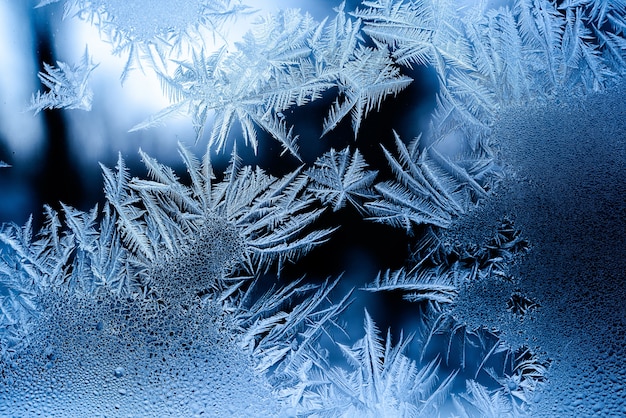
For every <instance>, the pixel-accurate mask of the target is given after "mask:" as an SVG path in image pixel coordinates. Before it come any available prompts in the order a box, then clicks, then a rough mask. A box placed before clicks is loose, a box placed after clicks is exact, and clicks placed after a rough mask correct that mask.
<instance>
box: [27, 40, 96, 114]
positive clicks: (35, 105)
mask: <svg viewBox="0 0 626 418" xmlns="http://www.w3.org/2000/svg"><path fill="white" fill-rule="evenodd" d="M57 65H58V68H57V67H53V66H52V65H49V64H47V63H45V62H44V64H43V66H44V69H45V72H40V73H39V74H38V76H39V80H41V82H42V84H43V85H44V86H46V87H47V88H48V89H49V90H48V91H46V92H44V93H42V92H40V91H38V92H37V94H36V95H33V97H32V99H31V105H30V108H29V110H34V111H35V114H37V113H39V112H41V111H42V110H44V109H62V108H65V109H81V110H86V111H89V110H91V102H92V100H93V92H92V91H91V88H89V86H88V84H87V83H88V81H89V76H90V75H91V72H92V71H93V70H94V69H95V68H96V67H97V66H98V64H94V63H93V62H92V61H91V57H90V56H89V51H88V50H87V48H85V53H84V54H83V57H82V59H81V61H80V63H79V64H76V65H70V64H66V63H65V62H62V61H57Z"/></svg>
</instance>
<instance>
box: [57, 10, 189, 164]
mask: <svg viewBox="0 0 626 418" xmlns="http://www.w3.org/2000/svg"><path fill="white" fill-rule="evenodd" d="M55 33H56V47H57V54H58V56H59V59H60V60H63V61H66V62H77V61H79V60H80V57H81V56H82V54H83V53H84V51H85V47H86V46H87V48H88V50H89V54H90V55H91V57H92V60H93V62H95V63H97V64H98V67H97V68H96V69H95V70H94V71H93V73H92V74H91V77H90V81H89V84H90V86H91V89H92V90H93V93H94V98H93V105H92V110H91V111H90V112H84V111H80V110H74V111H68V112H66V116H67V120H68V122H69V125H70V126H69V133H70V141H71V144H72V146H73V149H74V152H75V157H76V158H75V159H76V161H78V162H80V163H81V164H82V165H89V164H94V162H95V161H102V160H107V161H110V160H111V159H113V158H116V157H117V153H118V152H121V153H122V154H123V155H127V154H131V155H132V156H135V155H136V154H137V150H138V149H139V148H140V147H141V148H142V149H144V150H145V151H146V152H148V153H150V154H152V155H153V156H155V157H157V158H159V159H162V160H163V162H164V163H168V162H171V160H172V158H173V157H176V158H177V157H178V155H177V153H176V146H177V142H178V141H180V142H183V143H191V144H193V142H194V139H195V133H194V131H193V128H192V125H191V120H190V119H188V118H181V119H170V120H168V121H167V123H166V124H165V126H164V127H162V128H161V127H158V128H153V129H148V130H144V131H139V132H128V131H129V129H131V128H132V127H133V126H135V125H136V124H138V123H140V122H142V121H143V120H145V119H146V118H147V117H149V116H150V115H153V114H155V113H157V112H158V111H159V110H161V109H163V108H165V107H167V106H169V105H170V103H169V101H168V100H167V98H166V97H165V95H164V94H163V93H162V91H161V87H160V84H159V81H158V79H157V77H156V75H155V73H154V72H153V71H152V70H151V69H145V71H143V72H142V71H141V70H134V71H131V72H130V75H129V76H128V78H127V79H126V80H125V82H124V84H122V82H121V80H120V75H121V74H122V71H123V69H124V66H125V64H126V60H127V55H124V54H121V55H119V56H116V55H113V53H112V46H111V44H109V43H106V42H105V41H103V40H102V39H101V38H100V35H99V33H98V29H97V28H96V27H94V26H92V25H90V24H89V23H87V22H85V21H82V20H79V19H76V18H73V19H67V20H65V21H64V22H60V23H59V24H58V27H57V28H56V31H55Z"/></svg>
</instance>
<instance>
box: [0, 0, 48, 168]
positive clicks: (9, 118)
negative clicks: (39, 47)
mask: <svg viewBox="0 0 626 418" xmlns="http://www.w3.org/2000/svg"><path fill="white" fill-rule="evenodd" d="M29 9H30V4H29V2H22V1H13V0H0V62H1V63H2V68H1V69H0V158H4V160H5V161H6V162H7V163H9V164H12V165H13V167H14V168H13V169H16V170H20V169H22V168H23V163H26V164H37V160H38V159H39V158H40V157H41V150H42V147H44V146H45V144H44V138H43V134H44V131H43V126H42V121H41V118H40V117H39V116H33V112H31V111H29V110H27V109H28V107H29V106H30V100H31V95H32V94H33V93H34V92H35V91H36V90H37V88H38V83H37V75H36V74H37V64H36V61H35V60H36V57H35V52H34V48H33V35H32V33H31V26H30V25H29V20H28V13H29ZM3 153H6V154H7V155H1V154H3Z"/></svg>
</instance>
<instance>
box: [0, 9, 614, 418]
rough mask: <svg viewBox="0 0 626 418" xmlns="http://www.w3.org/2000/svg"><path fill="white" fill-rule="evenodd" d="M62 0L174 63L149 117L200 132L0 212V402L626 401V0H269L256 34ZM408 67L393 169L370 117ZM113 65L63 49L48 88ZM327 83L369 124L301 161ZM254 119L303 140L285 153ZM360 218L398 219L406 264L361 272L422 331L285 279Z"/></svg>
mask: <svg viewBox="0 0 626 418" xmlns="http://www.w3.org/2000/svg"><path fill="white" fill-rule="evenodd" d="M56 2H57V1H55V0H43V1H41V2H40V6H42V7H43V6H46V5H48V4H51V3H56ZM63 5H64V7H65V15H66V17H70V16H77V17H78V18H81V19H83V20H85V21H87V22H90V23H91V24H93V25H95V26H97V27H98V28H99V29H100V32H101V36H102V37H103V39H104V40H105V41H106V42H108V43H109V44H111V45H112V46H113V53H114V54H116V55H123V56H124V57H125V58H126V66H125V67H124V69H123V71H122V74H121V79H122V81H127V79H128V74H129V73H130V72H131V71H132V70H135V69H141V70H142V71H146V72H154V74H156V76H157V77H158V79H159V80H160V82H161V86H162V89H163V92H164V94H165V95H166V96H167V97H168V99H169V100H170V102H171V104H170V105H169V106H167V107H166V108H164V109H163V110H161V111H159V112H158V113H156V114H154V115H153V116H151V117H149V118H148V119H147V120H145V121H144V122H142V123H139V124H138V125H136V126H135V127H133V128H131V131H133V132H134V131H137V130H143V129H148V128H151V129H153V128H156V127H157V126H160V125H162V124H163V123H167V122H168V120H169V119H170V118H171V117H174V116H178V115H181V114H182V115H186V116H188V117H189V118H190V119H191V120H192V123H193V126H194V128H195V131H196V138H195V139H196V141H201V140H205V141H206V142H207V152H206V154H204V155H203V156H202V159H201V160H200V159H199V158H198V157H197V156H195V155H193V153H192V152H190V151H189V150H188V149H187V148H185V147H184V146H182V145H181V147H180V155H181V157H182V160H183V162H184V165H185V169H186V173H185V178H184V179H181V178H180V177H179V175H178V174H177V173H176V172H175V170H174V169H172V168H170V167H167V166H165V165H162V164H161V163H159V162H158V161H157V160H156V159H154V158H152V157H150V156H149V155H147V154H146V153H144V152H143V151H140V155H141V158H142V160H143V162H144V164H145V165H146V167H147V169H148V176H147V177H148V178H139V177H132V176H131V175H130V172H129V169H128V168H127V167H126V163H125V161H124V159H123V158H121V156H120V157H119V158H118V162H117V166H116V167H115V169H112V168H108V167H105V166H103V167H102V169H103V178H104V192H105V196H106V203H105V205H104V207H103V208H102V210H101V211H99V210H98V209H97V208H94V209H93V210H91V211H87V212H82V211H79V210H76V209H74V208H72V207H70V206H66V205H62V206H61V209H60V211H59V212H57V211H54V210H53V209H51V208H50V207H46V209H45V223H44V226H43V228H42V229H41V230H40V231H38V232H34V231H33V227H32V220H29V221H28V222H27V223H26V224H25V225H24V226H17V225H13V224H4V225H2V227H1V228H0V243H1V244H2V247H0V309H1V311H0V314H1V315H0V359H1V360H2V362H1V363H0V414H2V415H4V416H34V415H47V416H67V415H70V416H72V415H73V416H84V415H104V416H331V417H334V416H345V417H352V416H371V417H378V416H403V417H404V416H407V417H408V416H410V417H413V416H426V417H431V416H467V417H518V416H527V415H530V416H538V417H542V416H550V417H552V416H621V415H624V414H626V403H625V402H624V399H625V398H626V394H625V393H624V387H626V386H625V385H626V381H625V380H626V372H625V370H626V369H625V368H624V366H623V365H624V363H625V361H626V358H624V357H625V356H626V352H625V350H624V346H625V344H624V338H625V337H624V336H625V335H626V330H625V329H624V328H625V326H626V324H625V323H624V318H626V312H625V311H624V309H625V308H624V304H623V300H624V296H625V295H624V290H623V289H624V280H625V277H624V271H626V266H625V265H624V257H623V255H624V254H625V253H626V242H625V239H624V233H623V232H624V231H626V225H625V224H624V223H625V219H626V207H625V205H626V200H625V198H624V196H626V190H625V184H626V179H625V178H624V168H625V167H626V148H625V144H626V140H625V138H624V132H626V129H625V128H626V126H624V125H625V122H624V121H625V120H626V118H625V117H624V115H625V114H626V108H625V106H624V104H623V99H622V98H623V97H624V94H626V90H625V88H624V81H623V75H624V72H625V68H626V61H625V60H626V41H625V39H624V32H625V30H626V5H624V4H623V2H622V1H615V2H607V1H601V0H598V1H592V0H590V1H564V2H559V3H557V2H550V1H547V0H516V1H512V2H489V1H485V2H477V3H476V4H467V5H461V4H458V3H457V2H453V1H448V0H445V1H432V2H431V1H409V0H405V1H392V0H376V1H363V2H361V4H360V5H359V6H358V7H357V8H355V9H353V10H348V7H347V6H346V5H345V4H344V3H341V4H338V5H337V7H336V8H335V9H334V11H333V12H332V14H331V15H330V16H329V18H327V19H324V20H322V21H316V20H315V19H313V18H312V17H311V16H310V15H308V14H307V13H306V12H303V11H298V10H292V9H286V10H280V11H278V12H275V13H272V14H263V13H259V16H258V19H257V20H256V22H255V24H254V25H253V26H252V27H251V29H250V30H249V31H248V32H246V34H245V35H243V37H241V38H240V39H239V41H238V42H232V41H231V40H229V39H228V37H227V32H228V29H229V27H230V26H229V25H231V26H232V24H233V22H235V20H234V19H236V18H240V17H243V16H244V15H247V14H248V13H252V11H251V10H250V8H248V7H247V6H246V5H245V4H243V3H242V2H238V1H227V0H224V1H217V2H209V1H194V0H192V1H172V2H169V1H157V2H150V4H149V5H148V6H147V7H146V4H143V2H131V1H117V0H116V1H113V0H101V1H97V0H67V1H64V2H63ZM209 45H211V48H209ZM415 67H427V68H429V69H430V70H432V71H433V73H434V74H435V76H436V80H437V83H438V90H437V92H436V97H434V102H435V108H434V112H433V114H432V115H430V116H431V117H430V119H429V120H430V125H429V126H428V127H427V128H426V129H424V132H421V133H420V134H419V135H416V138H402V137H401V136H400V135H399V134H398V133H396V132H395V131H391V130H390V132H388V133H387V134H388V135H389V138H390V141H388V142H385V143H384V144H382V142H383V139H377V140H379V141H380V142H381V144H374V148H376V149H377V150H379V152H380V154H379V157H380V158H379V163H380V161H382V163H381V164H380V165H379V166H375V165H374V164H371V163H370V162H369V161H368V159H367V158H365V157H364V155H365V150H367V151H368V152H371V149H368V146H369V145H372V144H364V143H363V141H362V140H361V138H362V137H363V136H366V132H363V129H362V126H364V124H365V122H366V119H368V118H369V117H371V116H372V115H373V114H374V113H375V111H378V110H380V109H381V107H384V106H385V105H386V103H387V102H388V101H391V100H392V97H393V96H397V95H398V94H401V93H402V92H403V91H404V90H406V89H407V88H408V87H409V85H410V84H411V83H412V82H413V81H414V80H412V79H411V78H410V77H408V76H407V75H405V72H409V71H411V70H412V69H413V68H415ZM94 69H95V66H94V64H92V62H91V60H90V58H89V55H88V54H87V53H85V56H84V59H83V61H82V62H81V64H79V65H77V66H71V65H68V64H65V63H63V62H58V63H57V67H53V66H50V65H46V66H45V72H44V73H42V74H40V79H41V81H42V82H43V83H44V85H45V86H46V87H47V88H48V89H49V91H48V92H46V93H39V94H38V95H37V96H35V97H34V98H33V103H32V109H33V110H35V111H45V110H46V109H50V108H67V109H74V108H82V109H88V108H89V106H90V100H91V94H90V92H89V90H88V88H87V83H88V76H89V74H90V73H91V72H92V70H94ZM319 103H322V104H324V106H325V110H324V114H325V118H323V120H322V119H320V121H319V125H320V126H318V128H320V130H319V134H320V136H322V137H323V138H322V140H326V139H329V138H331V137H332V136H333V135H334V134H335V133H336V131H340V132H345V129H344V130H343V131H342V128H343V127H345V125H346V124H348V125H349V126H348V132H349V135H348V136H349V137H350V139H351V140H353V139H356V138H359V141H357V142H353V144H354V145H350V147H344V148H342V149H339V148H330V147H329V148H330V149H328V148H327V149H326V150H325V152H320V153H319V155H318V156H314V157H313V158H310V159H309V160H307V159H306V158H303V157H304V156H303V155H301V152H300V148H301V145H302V144H301V143H300V142H299V141H300V140H299V134H300V132H299V131H298V129H299V125H298V121H297V120H295V119H294V118H293V115H294V110H297V108H298V107H304V108H305V109H312V108H313V107H314V106H318V105H319ZM235 131H238V132H240V137H241V138H240V139H241V140H242V142H244V143H245V144H246V145H249V146H251V147H252V149H253V151H254V153H255V154H256V153H257V152H258V151H259V147H260V146H261V145H260V144H264V143H267V142H261V141H260V140H259V138H260V137H261V136H266V137H270V138H273V139H274V140H277V141H278V143H279V144H280V147H281V149H282V151H283V154H287V155H288V157H286V158H285V160H289V159H291V160H294V161H295V160H296V159H300V161H301V162H302V161H310V163H309V164H308V166H307V164H304V163H303V165H301V166H299V167H298V168H295V169H290V170H283V172H285V171H286V174H284V175H281V176H279V177H274V176H272V175H269V174H268V173H267V172H266V171H264V170H263V169H262V168H259V167H256V166H250V165H247V164H244V163H242V162H241V159H240V157H239V156H238V154H237V146H236V145H233V144H236V143H237V142H236V141H237V140H233V139H234V138H233V132H235ZM314 139H315V140H317V139H318V138H314ZM380 145H382V147H381V146H380ZM302 148H304V147H302ZM451 149H452V150H453V151H450V150H451ZM230 150H233V151H232V157H231V162H230V165H229V167H228V168H227V169H226V171H225V172H224V173H223V174H220V175H219V176H216V175H215V173H214V172H213V169H212V162H211V158H212V155H213V152H214V151H230ZM368 155H373V153H372V154H368ZM292 157H295V159H294V158H292ZM315 157H317V158H315ZM285 160H281V161H280V162H278V163H277V165H281V163H282V162H283V161H285ZM6 166H7V164H4V163H1V162H0V167H6ZM216 177H218V178H216ZM331 212H332V215H331V214H329V213H331ZM348 216H355V217H358V220H359V221H363V222H376V223H378V224H381V225H382V226H383V227H389V228H391V227H395V228H397V229H399V230H401V231H403V232H402V233H403V234H404V233H406V236H407V237H408V240H409V243H410V251H408V253H409V255H408V258H407V260H406V262H405V263H404V264H403V265H402V266H396V267H394V268H390V269H387V270H383V271H381V272H380V273H379V274H378V276H377V277H371V278H360V279H362V283H360V284H359V286H358V289H357V290H353V291H352V292H354V293H356V294H358V296H363V298H362V299H363V300H364V301H369V300H372V299H367V298H368V297H370V296H372V295H375V296H377V297H380V298H381V299H378V300H389V301H393V302H391V303H389V305H385V306H384V309H386V310H389V311H391V310H392V308H394V307H395V306H393V304H398V305H400V303H404V302H408V303H409V304H410V306H411V310H410V314H407V315H406V318H405V317H402V318H395V319H396V320H397V323H394V324H393V328H396V327H398V328H401V327H403V326H404V325H406V326H407V327H411V329H412V330H413V331H415V334H414V335H413V334H412V335H410V336H409V337H406V338H405V337H404V336H403V334H402V332H401V330H398V331H397V332H396V330H395V329H394V334H392V333H391V332H388V333H387V337H386V338H382V337H381V335H380V334H381V333H380V331H379V329H378V328H377V326H376V325H375V323H376V321H375V320H374V319H373V317H372V316H371V315H370V314H369V312H370V311H372V310H366V311H365V313H364V314H361V313H360V312H359V315H361V316H360V317H359V320H360V319H361V318H363V319H364V321H363V323H364V326H363V331H364V332H361V331H360V328H359V332H360V334H359V335H358V337H354V335H349V333H348V332H347V331H345V330H344V329H343V328H344V326H343V325H344V321H343V319H344V316H343V315H344V313H345V312H346V311H347V310H348V308H349V305H350V297H351V295H352V294H354V293H351V292H350V291H348V290H346V289H349V288H350V287H351V286H350V285H347V286H345V283H344V281H345V280H347V279H346V278H344V276H342V275H341V271H336V272H333V274H334V275H335V277H336V278H335V279H333V280H330V279H326V280H318V281H315V280H314V279H309V278H307V277H303V278H300V279H293V280H292V281H289V282H282V281H278V278H279V277H280V276H281V275H282V274H284V273H285V272H286V271H289V267H291V266H293V265H294V264H295V265H298V262H299V261H301V259H302V257H303V256H305V255H306V254H309V253H311V252H312V250H314V249H317V248H318V247H320V246H325V245H330V244H332V239H333V234H335V233H336V231H337V227H338V225H340V224H342V221H343V220H345V219H346V217H348ZM378 226H380V225H378ZM368 239H369V240H371V241H374V240H378V239H379V238H378V237H368ZM329 241H330V242H329ZM362 261H363V262H366V261H367V260H362ZM318 262H319V263H320V264H324V262H325V260H322V261H321V262H320V261H319V260H318ZM339 289H341V290H342V291H343V292H344V294H340V295H339V296H337V293H338V292H339ZM357 292H360V293H357ZM345 293H347V295H345ZM382 298H388V299H382ZM355 299H356V300H357V301H359V302H360V301H361V300H360V299H359V298H358V297H357V298H355ZM364 303H365V302H364ZM357 316H358V315H357ZM354 317H355V315H352V316H351V317H350V318H351V319H350V320H352V321H353V320H354ZM346 318H347V316H346ZM359 322H360V321H359ZM400 322H402V323H401V324H400ZM345 328H347V327H345ZM392 335H395V336H396V337H393V336H392ZM398 335H399V337H398ZM350 337H352V339H350Z"/></svg>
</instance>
